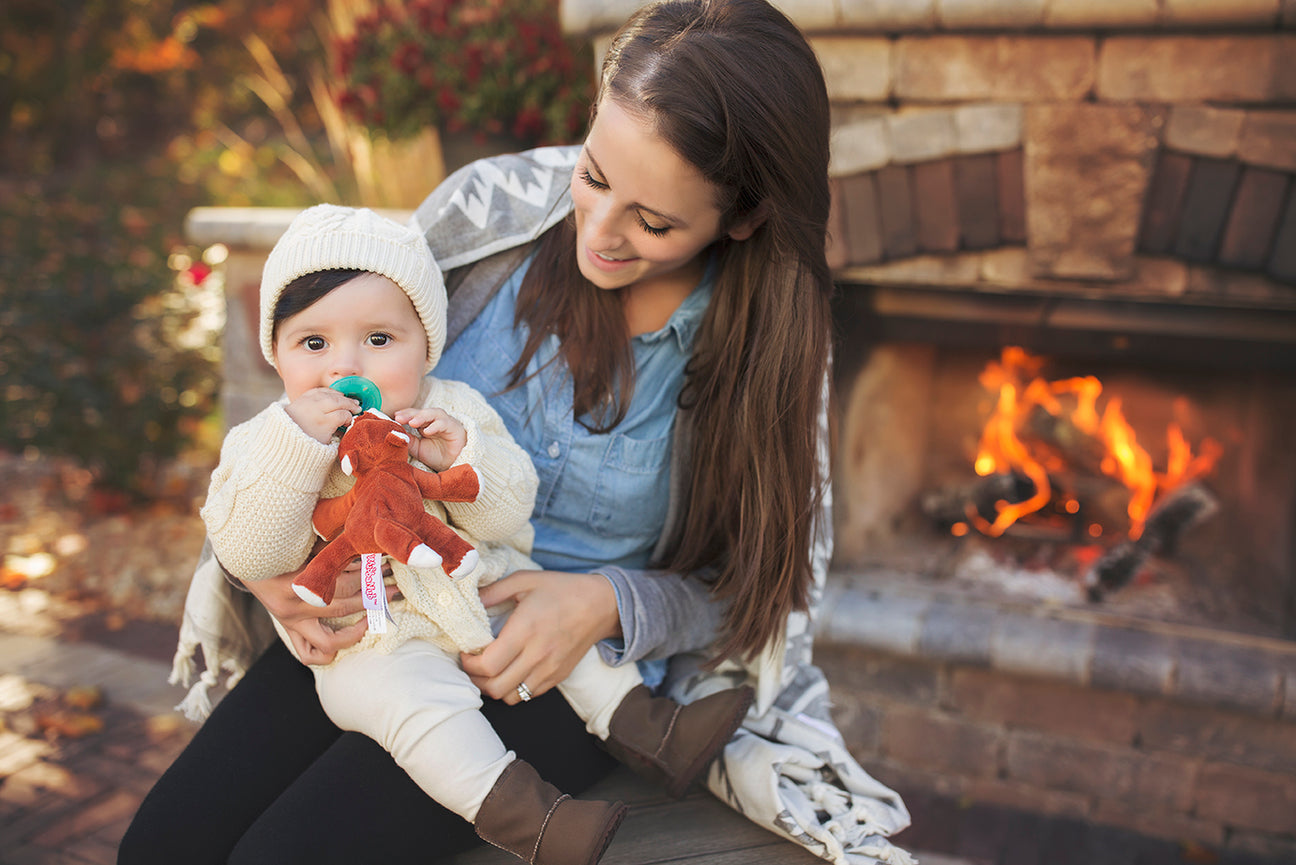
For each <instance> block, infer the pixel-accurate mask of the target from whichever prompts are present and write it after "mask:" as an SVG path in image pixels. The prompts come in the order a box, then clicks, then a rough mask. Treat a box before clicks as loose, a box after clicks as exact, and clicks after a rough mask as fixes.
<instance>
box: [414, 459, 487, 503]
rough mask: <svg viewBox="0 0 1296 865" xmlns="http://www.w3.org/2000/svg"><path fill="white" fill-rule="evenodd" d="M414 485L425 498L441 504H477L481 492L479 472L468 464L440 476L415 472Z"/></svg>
mask: <svg viewBox="0 0 1296 865" xmlns="http://www.w3.org/2000/svg"><path fill="white" fill-rule="evenodd" d="M414 483H416V484H417V485H418V488H419V492H420V493H421V494H422V495H423V498H425V499H435V500H436V501H439V502H475V501H477V495H478V494H479V493H480V492H481V479H480V478H479V477H478V476H477V470H476V469H474V468H473V467H472V466H470V465H467V464H466V463H465V464H460V465H457V466H451V467H450V468H448V469H446V470H445V471H443V472H441V473H440V474H437V473H435V472H425V471H422V470H418V471H415V472H414Z"/></svg>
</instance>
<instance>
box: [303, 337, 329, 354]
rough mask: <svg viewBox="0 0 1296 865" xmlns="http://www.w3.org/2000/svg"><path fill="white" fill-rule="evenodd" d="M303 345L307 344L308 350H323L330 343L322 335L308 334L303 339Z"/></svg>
mask: <svg viewBox="0 0 1296 865" xmlns="http://www.w3.org/2000/svg"><path fill="white" fill-rule="evenodd" d="M302 345H304V346H306V349H307V351H323V350H324V346H326V345H328V343H326V342H325V341H324V337H322V336H308V337H306V338H305V339H303V340H302Z"/></svg>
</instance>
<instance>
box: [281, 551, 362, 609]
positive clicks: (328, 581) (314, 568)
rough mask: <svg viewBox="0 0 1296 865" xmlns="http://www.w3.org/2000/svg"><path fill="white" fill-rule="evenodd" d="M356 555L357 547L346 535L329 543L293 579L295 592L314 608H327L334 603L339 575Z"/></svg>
mask: <svg viewBox="0 0 1296 865" xmlns="http://www.w3.org/2000/svg"><path fill="white" fill-rule="evenodd" d="M355 554H356V551H355V546H354V545H353V544H352V543H351V542H350V541H349V540H348V539H347V537H346V536H345V535H342V536H339V537H337V538H335V539H333V540H332V541H329V542H328V543H327V544H325V545H324V548H323V549H322V550H320V551H319V552H318V553H317V554H316V555H315V558H313V559H311V561H310V564H309V565H307V566H306V568H305V569H304V570H303V571H302V572H301V573H300V574H298V575H297V576H296V577H295V578H294V579H293V591H294V592H296V593H297V597H299V598H301V599H302V600H303V601H305V602H306V603H308V604H310V605H311V606H313V607H327V606H328V605H329V604H330V603H332V601H333V589H334V586H335V584H336V582H337V575H338V574H339V573H341V571H342V568H343V567H345V566H346V563H347V562H349V561H351V559H353V558H354V557H355Z"/></svg>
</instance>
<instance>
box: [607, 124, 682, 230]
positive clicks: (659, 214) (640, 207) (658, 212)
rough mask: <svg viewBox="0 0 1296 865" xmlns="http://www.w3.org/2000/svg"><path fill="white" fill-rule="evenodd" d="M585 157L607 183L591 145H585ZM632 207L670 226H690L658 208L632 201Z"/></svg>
mask: <svg viewBox="0 0 1296 865" xmlns="http://www.w3.org/2000/svg"><path fill="white" fill-rule="evenodd" d="M585 157H586V158H587V159H588V160H589V161H590V165H592V166H594V170H595V171H597V172H598V174H599V176H600V177H602V178H603V179H604V181H606V180H607V173H606V172H605V171H604V170H603V168H602V167H601V166H600V165H599V164H598V160H597V159H595V158H594V154H593V153H590V149H589V145H588V144H587V145H585ZM630 206H631V207H633V208H635V209H636V210H642V211H643V212H644V213H651V214H652V215H653V216H655V217H657V218H658V219H660V220H661V221H663V222H669V223H670V224H672V225H674V226H677V227H679V226H684V225H688V222H687V221H685V220H684V219H682V218H680V217H678V216H674V215H672V214H670V213H666V212H664V211H661V210H657V209H656V208H654V207H649V206H648V205H646V204H640V203H639V202H637V201H632V202H631V203H630Z"/></svg>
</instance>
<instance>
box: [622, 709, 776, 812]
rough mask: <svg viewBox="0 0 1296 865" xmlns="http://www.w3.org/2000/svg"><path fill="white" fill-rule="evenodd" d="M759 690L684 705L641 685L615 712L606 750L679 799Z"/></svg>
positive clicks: (738, 720)
mask: <svg viewBox="0 0 1296 865" xmlns="http://www.w3.org/2000/svg"><path fill="white" fill-rule="evenodd" d="M755 695H756V692H755V691H753V690H752V689H751V688H749V687H746V686H743V687H741V688H731V689H728V690H725V691H720V692H719V693H716V694H712V695H710V696H709V697H703V698H702V699H701V700H698V701H696V702H693V703H689V704H687V705H680V704H679V703H676V702H675V701H674V700H671V699H668V698H666V697H654V696H653V695H652V692H651V691H649V690H648V688H646V687H645V686H643V685H639V686H638V687H637V688H635V689H634V690H633V691H631V692H630V693H629V694H627V695H626V697H625V699H624V700H622V701H621V705H619V706H617V709H616V712H614V713H613V714H612V722H611V723H610V724H609V725H608V738H607V746H608V751H610V752H611V753H612V756H614V757H616V758H617V759H618V760H620V761H621V762H622V763H625V764H626V765H627V766H629V767H630V768H632V769H634V770H636V771H637V772H639V774H641V775H643V776H644V777H646V778H648V779H650V780H652V781H655V782H657V783H659V784H663V785H665V787H666V791H667V792H668V793H670V794H671V795H672V796H674V797H675V798H677V799H678V798H679V797H680V796H683V795H684V794H685V793H686V792H687V791H688V788H689V786H690V785H691V784H692V783H693V781H694V780H696V778H697V777H698V776H699V775H700V774H702V770H704V769H706V767H707V766H709V765H710V764H711V761H712V760H714V759H715V758H716V757H717V756H718V755H719V753H720V751H721V749H723V748H724V746H725V744H726V743H727V742H728V741H729V739H730V738H731V737H732V736H733V734H734V731H735V730H737V729H738V725H739V724H741V723H742V719H743V716H744V715H746V714H747V710H748V709H749V708H750V707H751V704H752V700H753V699H754V698H755Z"/></svg>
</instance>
